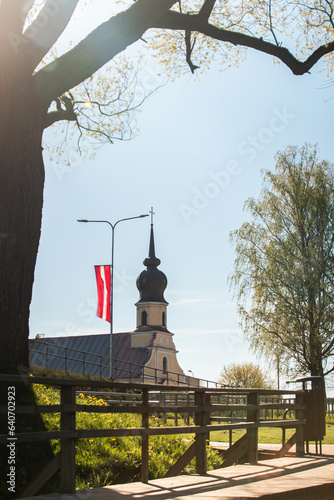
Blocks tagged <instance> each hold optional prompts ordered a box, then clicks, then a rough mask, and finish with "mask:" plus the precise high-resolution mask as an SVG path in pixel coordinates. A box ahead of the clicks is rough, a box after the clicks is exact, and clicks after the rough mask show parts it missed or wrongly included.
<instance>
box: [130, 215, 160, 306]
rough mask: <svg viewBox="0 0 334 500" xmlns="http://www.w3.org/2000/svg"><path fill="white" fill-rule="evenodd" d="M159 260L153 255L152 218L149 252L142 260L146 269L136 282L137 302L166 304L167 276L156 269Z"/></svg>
mask: <svg viewBox="0 0 334 500" xmlns="http://www.w3.org/2000/svg"><path fill="white" fill-rule="evenodd" d="M151 216H152V219H153V210H152V211H151ZM160 262H161V261H160V259H158V257H156V255H155V246H154V232H153V220H151V233H150V245H149V253H148V257H146V259H145V260H144V262H143V264H144V266H146V269H145V270H144V271H142V272H141V273H140V275H139V276H138V278H137V282H136V284H137V288H138V290H139V293H140V299H139V300H138V302H137V304H138V303H141V302H163V303H165V304H167V301H166V300H165V298H164V291H165V289H166V287H167V278H166V275H165V274H164V273H163V272H162V271H160V269H157V267H158V266H159V265H160Z"/></svg>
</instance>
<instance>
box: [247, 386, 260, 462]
mask: <svg viewBox="0 0 334 500" xmlns="http://www.w3.org/2000/svg"><path fill="white" fill-rule="evenodd" d="M258 398H259V395H258V393H257V392H251V393H249V394H248V396H247V403H248V404H249V405H257V404H258ZM247 421H252V422H256V423H259V411H258V408H257V409H256V410H248V411H247ZM258 432H259V429H258V427H257V426H256V427H253V428H249V429H247V438H248V462H249V463H251V464H256V463H257V461H258Z"/></svg>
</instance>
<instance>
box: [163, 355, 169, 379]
mask: <svg viewBox="0 0 334 500" xmlns="http://www.w3.org/2000/svg"><path fill="white" fill-rule="evenodd" d="M167 372H168V359H167V358H166V356H164V357H163V358H162V373H163V374H164V375H166V374H167Z"/></svg>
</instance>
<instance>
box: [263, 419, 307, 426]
mask: <svg viewBox="0 0 334 500" xmlns="http://www.w3.org/2000/svg"><path fill="white" fill-rule="evenodd" d="M303 424H305V420H297V419H291V420H260V423H259V426H260V427H282V428H283V427H296V426H297V425H303Z"/></svg>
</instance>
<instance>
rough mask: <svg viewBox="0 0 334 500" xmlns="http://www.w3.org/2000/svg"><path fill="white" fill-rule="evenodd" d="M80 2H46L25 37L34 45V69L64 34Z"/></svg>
mask: <svg viewBox="0 0 334 500" xmlns="http://www.w3.org/2000/svg"><path fill="white" fill-rule="evenodd" d="M78 2H79V0H67V1H66V2H61V4H60V3H59V2H58V0H46V2H45V5H44V7H43V9H42V10H41V11H40V12H39V14H38V16H37V18H36V19H35V20H34V21H33V22H32V23H31V25H30V26H29V27H28V28H27V29H26V31H25V32H24V36H25V37H26V38H27V39H29V40H31V42H32V44H33V45H34V49H33V51H32V53H31V55H30V62H31V64H32V66H33V69H35V68H36V66H37V65H38V64H39V63H40V62H41V60H42V59H43V57H44V56H45V55H46V54H47V53H48V52H49V50H50V49H51V47H52V46H53V45H54V43H55V42H56V41H57V40H58V38H59V36H60V35H61V34H62V33H63V31H64V29H65V28H66V26H67V25H68V23H69V21H70V19H71V17H72V14H73V12H74V10H75V8H76V6H77V4H78Z"/></svg>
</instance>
